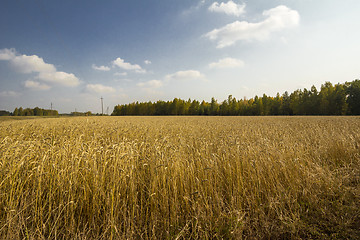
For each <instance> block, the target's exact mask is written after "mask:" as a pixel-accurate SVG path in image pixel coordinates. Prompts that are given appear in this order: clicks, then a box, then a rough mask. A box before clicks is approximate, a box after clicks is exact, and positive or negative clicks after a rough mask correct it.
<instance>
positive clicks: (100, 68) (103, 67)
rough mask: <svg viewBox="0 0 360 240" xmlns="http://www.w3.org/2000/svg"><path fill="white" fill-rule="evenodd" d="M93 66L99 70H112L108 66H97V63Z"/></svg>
mask: <svg viewBox="0 0 360 240" xmlns="http://www.w3.org/2000/svg"><path fill="white" fill-rule="evenodd" d="M91 67H92V68H93V69H95V70H98V71H110V68H109V67H107V66H96V65H95V64H93V65H92V66H91Z"/></svg>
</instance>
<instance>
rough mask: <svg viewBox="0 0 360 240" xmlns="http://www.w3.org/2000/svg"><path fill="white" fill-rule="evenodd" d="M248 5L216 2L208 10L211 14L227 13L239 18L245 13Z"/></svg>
mask: <svg viewBox="0 0 360 240" xmlns="http://www.w3.org/2000/svg"><path fill="white" fill-rule="evenodd" d="M245 7H246V4H236V3H234V2H233V1H231V0H230V1H228V2H227V3H224V2H222V3H220V4H219V3H218V2H214V3H213V4H211V6H210V7H209V8H208V9H209V11H210V12H219V13H225V14H227V15H234V16H237V17H239V16H240V15H242V14H244V13H245Z"/></svg>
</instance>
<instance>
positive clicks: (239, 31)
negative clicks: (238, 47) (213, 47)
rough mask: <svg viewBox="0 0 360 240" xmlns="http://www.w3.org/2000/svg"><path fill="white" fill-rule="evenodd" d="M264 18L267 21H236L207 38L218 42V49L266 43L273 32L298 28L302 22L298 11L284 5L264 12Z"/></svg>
mask: <svg viewBox="0 0 360 240" xmlns="http://www.w3.org/2000/svg"><path fill="white" fill-rule="evenodd" d="M263 16H264V17H266V19H265V20H264V21H262V22H258V23H250V22H247V21H241V22H240V21H235V22H233V23H230V24H227V25H225V26H224V27H222V28H219V29H214V30H212V31H211V32H208V33H207V34H205V36H206V37H207V38H209V39H210V40H214V41H217V48H224V47H227V46H231V45H233V44H234V43H236V42H237V41H241V40H245V41H252V40H258V41H264V40H266V39H268V38H269V36H270V34H271V33H272V32H276V31H281V30H283V29H286V28H293V27H296V26H297V25H298V24H299V21H300V15H299V13H298V12H297V11H295V10H292V9H290V8H288V7H286V6H283V5H280V6H278V7H275V8H272V9H269V10H267V11H264V12H263Z"/></svg>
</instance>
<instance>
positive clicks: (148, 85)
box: [136, 80, 163, 88]
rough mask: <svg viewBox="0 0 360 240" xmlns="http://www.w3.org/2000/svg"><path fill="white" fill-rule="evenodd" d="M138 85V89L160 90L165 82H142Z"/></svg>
mask: <svg viewBox="0 0 360 240" xmlns="http://www.w3.org/2000/svg"><path fill="white" fill-rule="evenodd" d="M136 85H137V86H138V87H143V88H159V87H161V86H163V82H162V81H160V80H150V81H147V82H140V83H138V84H136Z"/></svg>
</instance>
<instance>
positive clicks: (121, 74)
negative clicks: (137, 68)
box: [114, 72, 127, 76]
mask: <svg viewBox="0 0 360 240" xmlns="http://www.w3.org/2000/svg"><path fill="white" fill-rule="evenodd" d="M114 76H127V72H122V73H114Z"/></svg>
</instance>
